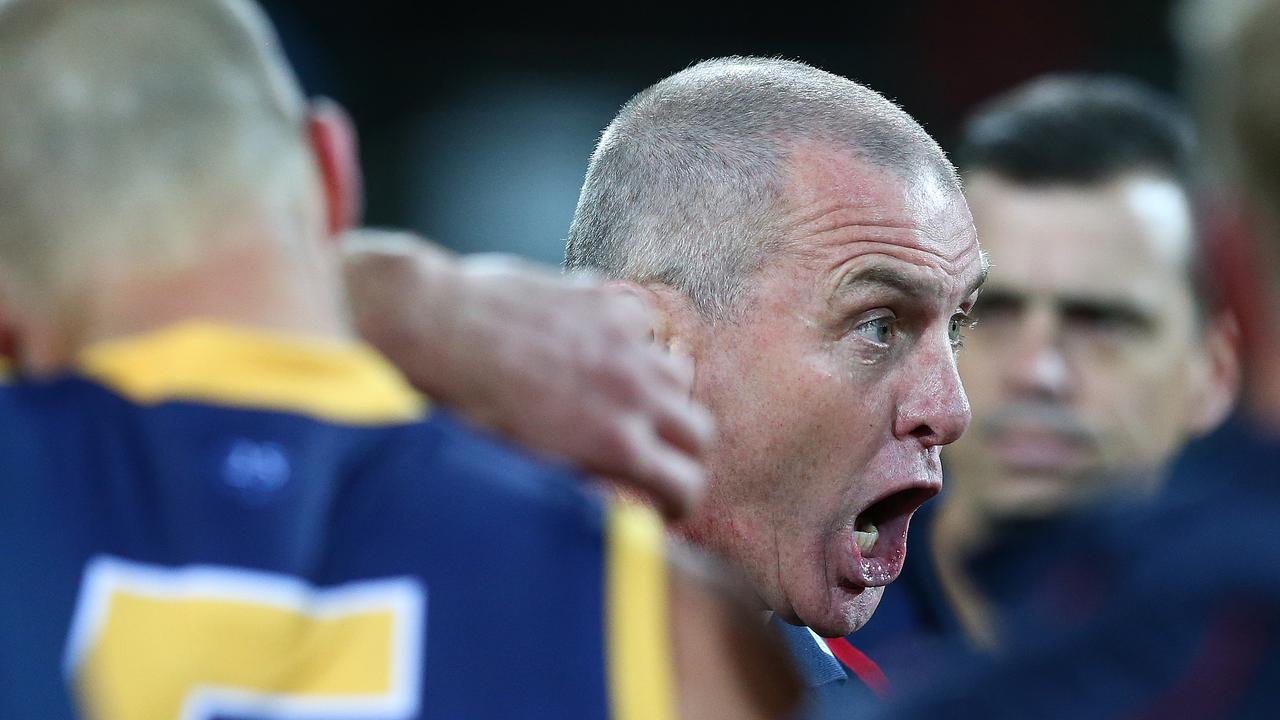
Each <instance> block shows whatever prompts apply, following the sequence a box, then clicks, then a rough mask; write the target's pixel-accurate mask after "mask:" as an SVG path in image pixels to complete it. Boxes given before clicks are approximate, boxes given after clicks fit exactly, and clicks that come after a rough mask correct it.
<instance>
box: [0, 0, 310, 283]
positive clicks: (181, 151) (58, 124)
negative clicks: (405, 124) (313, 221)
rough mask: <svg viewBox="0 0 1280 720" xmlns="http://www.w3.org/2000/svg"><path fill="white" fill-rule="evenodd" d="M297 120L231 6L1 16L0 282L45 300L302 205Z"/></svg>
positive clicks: (256, 39) (61, 9)
mask: <svg viewBox="0 0 1280 720" xmlns="http://www.w3.org/2000/svg"><path fill="white" fill-rule="evenodd" d="M305 117H306V106H305V102H304V98H303V97H302V95H301V91H300V90H299V88H298V85H297V82H296V81H295V79H294V78H293V77H292V76H291V74H290V72H289V70H288V66H287V64H286V63H285V61H284V59H283V57H282V54H281V52H280V50H279V43H278V41H277V40H276V38H275V37H274V35H273V34H272V32H271V30H270V27H269V25H268V23H267V21H266V19H265V17H263V15H262V14H261V12H260V11H259V10H258V9H257V8H256V7H255V6H254V5H252V4H251V3H250V2H247V1H246V0H181V1H180V2H175V1H174V0H10V1H8V2H3V3H0V268H2V269H4V270H5V271H6V272H7V277H6V278H5V279H6V280H8V281H10V283H18V284H20V285H21V286H22V287H24V288H26V289H27V290H30V291H32V292H39V293H40V294H41V295H47V294H48V293H50V292H54V293H56V292H59V291H60V290H61V289H63V288H66V287H73V286H75V285H76V284H77V283H79V282H80V281H81V280H82V278H83V277H84V274H85V273H86V272H89V271H91V270H92V268H93V267H94V266H95V265H99V264H101V263H104V262H115V261H119V262H121V263H124V264H125V265H124V266H126V267H137V266H139V264H140V263H145V267H148V268H156V269H163V268H172V267H181V266H183V265H185V264H187V263H190V262H192V261H193V260H195V259H197V258H199V257H200V256H201V253H202V252H203V251H204V248H202V247H200V246H199V244H200V243H201V242H207V240H206V238H207V237H209V234H208V233H202V232H200V228H204V227H209V226H211V225H214V224H216V223H218V222H219V221H220V219H221V220H225V219H226V218H227V216H228V215H230V214H233V213H235V212H239V211H242V210H243V208H244V207H246V206H249V207H273V208H278V209H279V208H283V207H287V206H297V205H298V203H299V202H306V201H305V200H304V199H303V198H304V196H303V195H300V194H299V193H300V192H306V191H307V190H306V189H308V188H314V187H315V181H314V180H312V181H311V182H310V183H308V179H307V177H308V176H307V174H308V173H312V174H314V172H315V170H314V168H313V167H312V161H311V160H310V156H309V154H308V153H307V151H306V145H305V142H304V139H303V138H304V123H305ZM311 192H312V194H314V192H315V191H314V190H312V191H311ZM311 202H318V200H315V199H313V200H311Z"/></svg>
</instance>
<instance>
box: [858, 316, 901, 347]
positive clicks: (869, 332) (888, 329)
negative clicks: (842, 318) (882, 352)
mask: <svg viewBox="0 0 1280 720" xmlns="http://www.w3.org/2000/svg"><path fill="white" fill-rule="evenodd" d="M895 323H896V320H895V318H892V317H877V318H872V319H870V320H867V321H866V322H864V323H860V324H859V325H858V326H857V327H855V328H854V329H853V331H854V332H856V333H858V334H859V335H861V336H863V337H865V338H866V339H868V340H870V341H872V342H874V343H877V344H879V345H888V344H889V343H890V342H892V341H893V337H894V334H895V330H896V326H895Z"/></svg>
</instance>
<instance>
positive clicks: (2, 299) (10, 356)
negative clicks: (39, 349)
mask: <svg viewBox="0 0 1280 720" xmlns="http://www.w3.org/2000/svg"><path fill="white" fill-rule="evenodd" d="M13 308H14V306H13V303H12V301H11V300H10V299H9V294H8V293H7V292H5V288H4V286H3V285H0V379H3V378H4V377H5V376H7V375H8V374H9V373H10V371H11V370H13V369H14V368H16V367H17V366H18V357H19V352H20V351H21V348H20V342H19V339H20V337H21V334H20V333H19V332H18V322H17V318H16V317H15V315H14V312H13Z"/></svg>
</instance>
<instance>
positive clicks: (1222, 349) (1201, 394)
mask: <svg viewBox="0 0 1280 720" xmlns="http://www.w3.org/2000/svg"><path fill="white" fill-rule="evenodd" d="M1205 323H1206V327H1205V330H1204V339H1203V342H1204V350H1203V352H1202V353H1201V357H1200V358H1199V359H1198V360H1197V361H1196V366H1195V367H1194V368H1193V372H1194V374H1195V375H1194V377H1193V380H1192V382H1194V383H1195V384H1194V385H1193V387H1194V388H1195V391H1194V392H1193V393H1192V395H1191V401H1192V403H1193V404H1192V406H1191V426H1190V428H1189V429H1190V431H1191V433H1192V434H1193V435H1203V434H1206V433H1208V432H1210V431H1212V430H1213V429H1214V428H1216V427H1218V425H1220V424H1221V423H1222V421H1223V420H1226V418H1227V415H1229V414H1230V413H1231V411H1232V409H1233V408H1234V407H1235V404H1236V398H1237V396H1238V395H1239V392H1240V324H1239V323H1238V322H1236V318H1235V316H1234V315H1233V314H1232V313H1231V312H1230V311H1229V310H1222V311H1219V312H1215V313H1214V314H1213V315H1212V316H1210V317H1208V318H1206V319H1205Z"/></svg>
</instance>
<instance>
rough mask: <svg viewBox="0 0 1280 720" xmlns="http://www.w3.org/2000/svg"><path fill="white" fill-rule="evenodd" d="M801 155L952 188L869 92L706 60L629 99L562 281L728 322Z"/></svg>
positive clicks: (786, 67)
mask: <svg viewBox="0 0 1280 720" xmlns="http://www.w3.org/2000/svg"><path fill="white" fill-rule="evenodd" d="M809 142H815V143H823V144H827V145H831V146H833V147H836V148H843V149H847V150H848V152H849V153H850V154H851V155H852V156H854V157H858V158H861V159H864V160H866V161H868V162H870V163H871V164H873V165H876V166H879V167H883V168H887V169H890V170H892V171H894V172H896V173H898V174H900V175H901V176H903V177H907V178H910V176H911V174H913V173H919V172H922V171H923V172H926V173H930V174H931V177H932V178H940V179H941V180H942V181H943V182H946V183H948V184H950V185H951V186H953V187H955V188H956V189H957V190H959V187H960V186H959V180H958V178H957V175H956V171H955V168H954V167H953V166H952V165H951V163H950V162H949V161H948V160H947V158H946V156H945V154H944V153H943V152H942V149H941V148H939V147H938V144H937V143H936V142H934V140H933V139H932V138H931V137H929V135H928V133H926V132H925V131H924V129H923V128H922V127H920V125H919V123H917V122H916V121H915V120H913V119H912V118H911V116H909V115H908V114H907V113H906V112H904V111H903V110H902V109H901V108H899V107H898V106H897V105H895V104H894V103H892V102H890V101H889V100H888V99H886V98H885V97H884V96H882V95H880V94H879V93H877V92H875V91H874V90H871V89H870V88H867V87H865V86H863V85H860V84H858V83H856V82H853V81H852V80H848V79H846V78H842V77H840V76H838V75H833V74H831V73H829V72H825V71H823V70H819V69H817V68H814V67H811V66H809V65H806V64H804V63H801V62H796V61H791V60H781V59H770V58H754V57H727V58H718V59H714V60H707V61H704V62H701V63H698V64H696V65H693V66H691V67H689V68H687V69H685V70H682V71H680V72H678V73H676V74H674V75H672V76H670V77H668V78H666V79H665V80H662V81H661V82H659V83H657V84H656V85H653V86H652V87H650V88H648V89H646V90H644V91H642V92H640V93H639V94H637V95H636V96H635V97H633V98H632V99H631V100H630V101H629V102H627V104H626V105H624V106H623V108H622V110H621V111H620V112H619V113H618V116H617V117H616V118H615V119H614V120H613V122H612V123H610V124H609V127H608V128H606V129H605V131H604V133H603V134H602V135H601V137H600V142H599V144H598V145H597V146H596V149H595V152H594V153H592V155H591V162H590V165H589V167H588V168H587V176H586V181H585V183H584V184H583V186H582V193H581V195H580V196H579V198H578V207H577V210H576V212H575V213H574V218H573V224H572V226H571V227H570V230H569V238H568V240H567V242H566V244H565V267H566V268H568V269H580V268H589V269H592V270H595V271H598V272H601V273H603V274H605V275H606V276H608V277H612V278H619V279H628V280H633V281H636V282H653V281H656V282H661V283H664V284H667V285H670V286H671V287H674V288H677V289H679V290H681V291H683V292H684V293H685V294H686V295H688V296H689V298H690V299H691V300H692V302H693V304H694V305H695V306H696V307H697V308H698V309H699V310H700V311H701V312H702V313H703V315H704V316H705V317H708V318H710V319H721V318H724V317H726V316H728V315H729V314H730V313H731V311H732V310H733V309H734V308H735V307H736V306H737V305H738V304H739V301H740V300H741V298H742V295H743V290H744V288H745V287H746V284H747V280H748V279H749V278H750V276H751V274H752V273H753V272H754V271H755V270H756V269H758V268H759V267H760V266H761V264H762V263H763V261H764V260H765V258H766V257H767V256H768V254H769V253H771V252H773V251H774V250H776V249H777V248H779V247H781V246H782V244H783V242H784V241H785V237H783V234H784V233H785V229H784V228H782V227H780V222H781V217H780V216H781V212H780V210H781V208H782V202H783V198H784V191H785V183H786V180H787V174H788V170H789V167H788V160H789V155H790V153H791V152H792V150H793V149H794V148H795V146H796V145H797V144H798V143H809Z"/></svg>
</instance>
